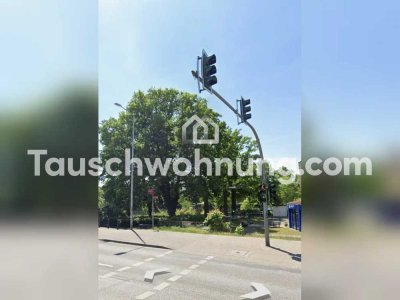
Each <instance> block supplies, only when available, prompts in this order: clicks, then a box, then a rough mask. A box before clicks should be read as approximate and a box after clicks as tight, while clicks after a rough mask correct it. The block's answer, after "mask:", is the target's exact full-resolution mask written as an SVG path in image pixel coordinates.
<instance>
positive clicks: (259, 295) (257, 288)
mask: <svg viewBox="0 0 400 300" xmlns="http://www.w3.org/2000/svg"><path fill="white" fill-rule="evenodd" d="M250 284H251V286H252V288H253V290H254V292H251V293H248V294H245V295H242V296H240V298H242V299H252V300H254V299H267V297H268V296H271V292H270V291H269V289H267V288H266V287H265V286H264V285H263V284H261V283H257V282H251V283H250Z"/></svg>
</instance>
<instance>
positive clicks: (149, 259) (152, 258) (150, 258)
mask: <svg viewBox="0 0 400 300" xmlns="http://www.w3.org/2000/svg"><path fill="white" fill-rule="evenodd" d="M152 260H154V257H149V258H146V259H145V260H144V261H152Z"/></svg>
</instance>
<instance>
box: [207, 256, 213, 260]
mask: <svg viewBox="0 0 400 300" xmlns="http://www.w3.org/2000/svg"><path fill="white" fill-rule="evenodd" d="M213 258H214V256H207V257H206V259H207V260H210V259H213Z"/></svg>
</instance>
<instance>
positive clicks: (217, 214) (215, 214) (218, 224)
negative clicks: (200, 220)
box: [204, 209, 224, 231]
mask: <svg viewBox="0 0 400 300" xmlns="http://www.w3.org/2000/svg"><path fill="white" fill-rule="evenodd" d="M204 225H205V226H209V227H210V230H211V231H222V230H223V229H224V214H223V213H222V212H221V211H220V210H218V209H215V210H212V211H210V212H209V213H208V214H207V217H206V219H205V220H204Z"/></svg>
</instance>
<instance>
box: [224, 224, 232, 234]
mask: <svg viewBox="0 0 400 300" xmlns="http://www.w3.org/2000/svg"><path fill="white" fill-rule="evenodd" d="M224 231H226V232H231V231H232V230H231V222H224Z"/></svg>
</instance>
